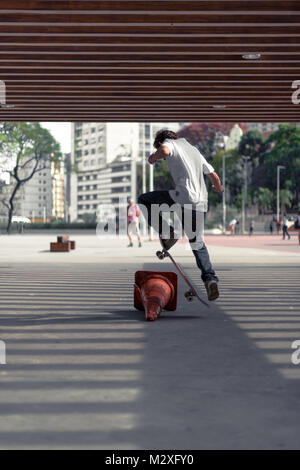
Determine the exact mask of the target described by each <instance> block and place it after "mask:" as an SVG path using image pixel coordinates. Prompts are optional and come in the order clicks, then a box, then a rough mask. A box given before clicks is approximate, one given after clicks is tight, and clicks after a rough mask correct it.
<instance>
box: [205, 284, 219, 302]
mask: <svg viewBox="0 0 300 470" xmlns="http://www.w3.org/2000/svg"><path fill="white" fill-rule="evenodd" d="M205 288H206V291H207V298H208V300H216V299H217V298H218V297H219V289H218V283H217V282H216V281H208V282H205Z"/></svg>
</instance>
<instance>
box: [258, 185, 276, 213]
mask: <svg viewBox="0 0 300 470" xmlns="http://www.w3.org/2000/svg"><path fill="white" fill-rule="evenodd" d="M273 199H274V197H273V193H272V191H270V189H269V188H258V190H257V192H256V201H257V204H258V208H259V211H260V213H262V214H264V213H265V212H266V211H267V210H269V209H271V208H272V203H273Z"/></svg>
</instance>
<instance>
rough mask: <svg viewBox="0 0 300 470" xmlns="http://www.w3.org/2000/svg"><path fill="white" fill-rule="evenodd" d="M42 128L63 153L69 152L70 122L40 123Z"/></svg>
mask: <svg viewBox="0 0 300 470" xmlns="http://www.w3.org/2000/svg"><path fill="white" fill-rule="evenodd" d="M40 124H41V126H42V127H45V128H46V129H48V130H49V131H50V132H51V134H52V135H53V137H54V138H55V139H56V140H57V142H59V143H60V148H61V151H62V152H63V153H68V152H71V123H70V122H41V123H40Z"/></svg>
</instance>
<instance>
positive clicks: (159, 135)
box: [153, 129, 178, 149]
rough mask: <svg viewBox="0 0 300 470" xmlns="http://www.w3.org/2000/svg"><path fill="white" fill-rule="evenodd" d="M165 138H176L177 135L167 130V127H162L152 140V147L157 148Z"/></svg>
mask: <svg viewBox="0 0 300 470" xmlns="http://www.w3.org/2000/svg"><path fill="white" fill-rule="evenodd" d="M166 139H174V140H175V139H178V135H177V134H176V133H175V132H173V131H168V129H162V130H161V131H158V132H157V133H156V136H155V140H154V144H153V145H154V147H155V148H156V149H158V147H159V146H160V144H162V143H163V142H164V141H165V140H166Z"/></svg>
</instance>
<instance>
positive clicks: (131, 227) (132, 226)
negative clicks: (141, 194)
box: [127, 199, 142, 247]
mask: <svg viewBox="0 0 300 470" xmlns="http://www.w3.org/2000/svg"><path fill="white" fill-rule="evenodd" d="M128 202H129V205H128V206H127V234H128V238H129V245H128V247H132V246H133V241H132V235H133V234H135V235H136V236H137V238H138V242H139V247H141V246H142V240H141V235H140V229H139V216H140V215H141V211H140V208H139V206H138V205H137V204H135V203H134V201H133V200H132V199H130V200H129V201H128Z"/></svg>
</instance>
